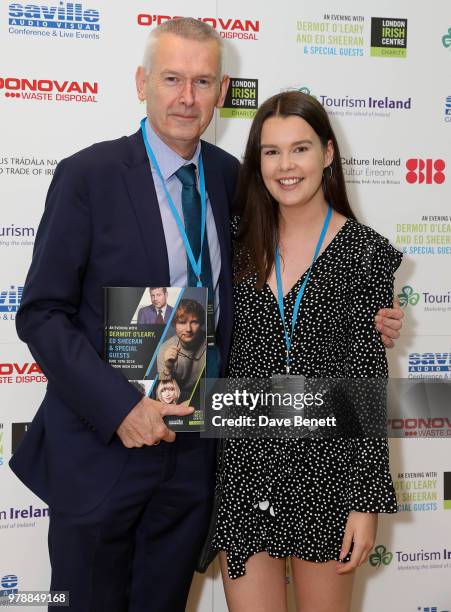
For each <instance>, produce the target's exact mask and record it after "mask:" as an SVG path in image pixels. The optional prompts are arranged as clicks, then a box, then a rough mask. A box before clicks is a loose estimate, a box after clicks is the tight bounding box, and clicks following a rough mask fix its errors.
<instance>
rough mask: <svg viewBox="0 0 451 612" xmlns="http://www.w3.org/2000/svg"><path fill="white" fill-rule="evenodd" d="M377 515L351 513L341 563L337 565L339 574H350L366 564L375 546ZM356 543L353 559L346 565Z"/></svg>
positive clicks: (344, 538)
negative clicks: (346, 559)
mask: <svg viewBox="0 0 451 612" xmlns="http://www.w3.org/2000/svg"><path fill="white" fill-rule="evenodd" d="M377 516H378V515H377V514H375V513H373V512H350V513H349V516H348V520H347V523H346V529H345V533H344V536H343V543H342V545H341V552H340V562H339V563H338V564H337V574H348V573H349V572H352V571H354V570H355V568H356V567H359V566H360V565H362V563H365V561H366V560H367V559H368V555H369V553H370V551H371V549H372V548H373V546H374V542H375V539H376V531H377ZM353 542H354V547H353V549H352V554H351V558H350V560H349V561H347V562H346V563H342V562H341V561H342V559H344V558H345V557H346V555H347V554H348V553H349V551H350V549H351V544H352V543H353Z"/></svg>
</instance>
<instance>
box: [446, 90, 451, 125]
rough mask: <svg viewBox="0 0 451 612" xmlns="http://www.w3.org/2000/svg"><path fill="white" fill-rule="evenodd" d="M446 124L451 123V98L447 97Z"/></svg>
mask: <svg viewBox="0 0 451 612" xmlns="http://www.w3.org/2000/svg"><path fill="white" fill-rule="evenodd" d="M445 123H451V96H446V100H445Z"/></svg>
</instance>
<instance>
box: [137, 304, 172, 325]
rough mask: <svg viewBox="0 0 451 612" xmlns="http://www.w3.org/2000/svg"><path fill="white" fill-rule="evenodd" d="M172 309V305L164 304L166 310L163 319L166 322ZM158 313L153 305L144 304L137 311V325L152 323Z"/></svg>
mask: <svg viewBox="0 0 451 612" xmlns="http://www.w3.org/2000/svg"><path fill="white" fill-rule="evenodd" d="M172 311H173V308H172V306H169V304H168V305H167V306H166V311H165V313H164V317H163V321H164V322H165V323H167V322H168V321H169V317H170V316H171V312H172ZM157 317H158V313H157V309H156V308H155V306H154V305H153V304H152V305H151V306H144V307H143V308H140V309H139V311H138V324H139V325H154V323H155V321H156V320H157Z"/></svg>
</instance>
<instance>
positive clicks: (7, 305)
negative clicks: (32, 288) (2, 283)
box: [0, 285, 23, 321]
mask: <svg viewBox="0 0 451 612" xmlns="http://www.w3.org/2000/svg"><path fill="white" fill-rule="evenodd" d="M22 293H23V287H16V286H15V285H11V286H10V287H9V288H8V289H3V290H2V291H0V320H2V321H8V320H14V319H15V314H16V312H17V311H18V309H19V306H20V302H21V300H22Z"/></svg>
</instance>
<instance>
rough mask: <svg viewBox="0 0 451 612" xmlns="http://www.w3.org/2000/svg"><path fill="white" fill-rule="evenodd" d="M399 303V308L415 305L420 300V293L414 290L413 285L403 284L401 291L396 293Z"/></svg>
mask: <svg viewBox="0 0 451 612" xmlns="http://www.w3.org/2000/svg"><path fill="white" fill-rule="evenodd" d="M398 298H399V303H400V304H401V308H407V306H408V305H409V304H410V306H416V305H417V304H418V302H419V301H420V294H419V293H417V292H416V291H414V289H413V287H411V286H410V285H405V286H404V287H403V288H402V289H401V293H398Z"/></svg>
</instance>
